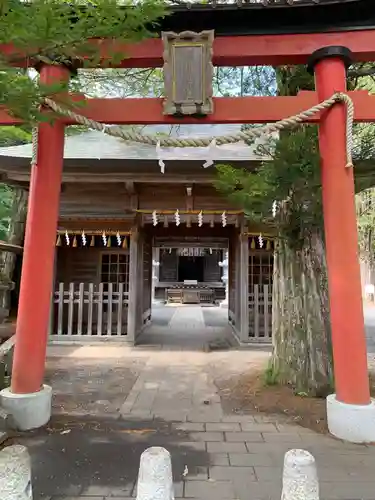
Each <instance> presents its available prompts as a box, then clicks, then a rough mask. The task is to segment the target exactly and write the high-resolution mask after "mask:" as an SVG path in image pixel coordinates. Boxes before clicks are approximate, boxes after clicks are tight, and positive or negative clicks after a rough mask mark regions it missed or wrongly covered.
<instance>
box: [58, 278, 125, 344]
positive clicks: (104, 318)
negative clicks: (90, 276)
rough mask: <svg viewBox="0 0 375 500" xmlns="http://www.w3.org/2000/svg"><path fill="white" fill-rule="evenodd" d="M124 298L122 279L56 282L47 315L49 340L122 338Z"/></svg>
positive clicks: (123, 329)
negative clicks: (50, 338)
mask: <svg viewBox="0 0 375 500" xmlns="http://www.w3.org/2000/svg"><path fill="white" fill-rule="evenodd" d="M128 302H129V293H128V292H125V287H124V283H119V284H118V285H114V284H113V283H100V284H99V285H95V284H94V283H80V284H75V283H69V284H66V283H59V286H58V289H57V290H56V291H55V294H54V301H53V308H52V315H51V337H52V340H68V339H76V340H83V339H87V340H90V339H94V338H96V339H98V340H99V339H108V338H111V340H115V339H116V337H117V338H118V339H120V338H121V339H124V336H126V334H127V317H128Z"/></svg>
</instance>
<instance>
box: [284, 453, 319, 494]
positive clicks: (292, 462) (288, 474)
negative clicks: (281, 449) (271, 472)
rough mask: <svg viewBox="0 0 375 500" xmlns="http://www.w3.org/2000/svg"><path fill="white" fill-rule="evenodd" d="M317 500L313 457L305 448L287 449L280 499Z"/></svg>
mask: <svg viewBox="0 0 375 500" xmlns="http://www.w3.org/2000/svg"><path fill="white" fill-rule="evenodd" d="M296 499H298V500H319V481H318V474H317V470H316V463H315V458H314V457H313V456H312V455H311V453H309V452H308V451H306V450H289V451H288V452H287V453H285V457H284V471H283V491H282V494H281V500H296Z"/></svg>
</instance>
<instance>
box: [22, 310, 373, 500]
mask: <svg viewBox="0 0 375 500" xmlns="http://www.w3.org/2000/svg"><path fill="white" fill-rule="evenodd" d="M185 311H188V308H186V310H185ZM192 312H193V313H194V314H193V315H192V314H191V313H192ZM196 312H197V311H195V310H194V308H192V309H191V310H190V312H183V313H181V314H178V315H177V316H175V314H177V313H173V315H171V317H170V318H169V321H168V324H169V323H170V322H171V318H173V317H175V320H177V323H178V324H177V326H178V336H179V337H180V339H182V338H184V336H185V340H186V338H190V340H191V339H195V340H194V342H192V341H191V345H192V346H193V348H192V349H191V350H183V349H182V350H179V349H178V348H177V345H172V346H170V347H169V348H168V349H167V348H166V347H165V346H164V347H163V346H162V347H158V346H151V347H150V346H148V347H147V346H144V347H140V348H130V347H126V346H121V345H115V346H114V345H107V344H106V345H102V346H91V347H90V346H82V347H79V346H76V347H62V346H53V347H50V348H49V358H48V364H47V381H48V382H49V383H51V384H52V385H53V387H54V392H55V401H54V416H53V418H52V421H51V423H50V425H49V426H48V427H47V428H46V429H42V430H38V431H35V432H33V433H28V434H25V435H20V436H17V437H16V438H15V441H16V442H19V443H21V444H24V445H26V446H28V447H29V449H30V452H31V454H32V458H33V489H34V500H42V499H44V500H46V499H48V500H49V499H51V498H52V499H53V500H104V499H105V500H110V499H111V500H125V499H126V500H128V499H131V498H133V497H134V496H135V495H136V480H137V472H138V465H139V459H140V455H141V453H142V452H143V451H144V450H145V449H146V448H148V447H149V446H155V445H156V446H164V447H165V448H167V449H168V450H169V451H170V453H171V455H172V466H173V474H174V482H175V496H176V498H186V499H189V498H190V499H196V500H211V499H212V500H276V499H277V500H280V497H281V473H282V464H283V456H284V453H285V452H286V451H287V450H288V449H290V448H304V449H307V450H309V451H310V452H311V453H313V454H314V456H315V457H316V460H317V464H318V472H319V477H320V484H321V500H359V499H363V500H375V474H374V471H375V447H373V446H357V445H352V444H348V443H343V442H340V441H337V440H335V439H333V438H331V437H329V436H323V435H318V434H316V433H314V432H312V431H310V430H307V429H303V428H301V427H299V426H296V425H291V424H290V423H288V421H287V418H282V417H280V416H265V415H259V414H255V415H240V414H229V415H228V414H226V413H225V412H224V411H223V408H222V406H221V404H220V394H219V392H218V390H217V388H216V385H215V381H217V380H219V379H221V378H224V379H227V378H230V377H232V376H234V375H239V374H241V373H243V372H246V371H248V370H251V369H252V368H254V367H256V366H259V365H263V364H264V363H265V362H266V361H267V359H268V356H269V353H267V352H263V351H259V350H257V351H251V350H250V351H249V350H246V351H243V350H238V349H230V350H227V351H214V352H204V351H202V350H201V351H198V350H197V349H196V347H197V345H200V344H201V342H202V338H203V337H205V336H206V338H211V336H212V334H213V331H211V330H209V331H207V330H206V327H205V325H203V324H202V322H203V323H204V312H203V318H202V316H200V315H197V314H196ZM188 314H190V316H187V315H188ZM194 318H197V319H198V321H199V325H200V326H199V328H197V324H195V326H194V325H193V326H191V325H190V326H189V323H194ZM175 325H176V323H175ZM155 328H157V330H156V333H157V334H158V335H159V339H158V340H160V339H161V337H160V336H161V335H162V334H161V333H158V328H161V327H160V325H159V326H156V327H155ZM165 328H166V329H168V328H169V327H165ZM211 328H216V330H215V331H216V333H218V332H219V330H217V328H220V327H217V326H216V327H211ZM153 331H155V330H150V331H149V333H148V335H150V336H152V332H153ZM171 333H172V332H169V336H170V335H171ZM222 333H223V332H222ZM169 336H168V335H167V337H164V338H169ZM189 336H191V337H189ZM169 340H170V339H169ZM186 470H187V471H188V473H187V475H185V474H184V471H186Z"/></svg>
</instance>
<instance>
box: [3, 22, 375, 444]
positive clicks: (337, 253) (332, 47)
mask: <svg viewBox="0 0 375 500" xmlns="http://www.w3.org/2000/svg"><path fill="white" fill-rule="evenodd" d="M93 43H96V42H93ZM0 50H3V51H4V52H8V53H9V52H10V51H11V50H12V47H10V46H9V47H0ZM101 50H102V57H103V59H105V58H107V55H106V54H107V51H106V47H105V43H103V44H102V47H101ZM117 50H119V48H118V49H117ZM123 50H124V54H126V55H127V57H126V58H124V60H123V61H122V63H120V64H119V66H122V67H160V66H162V63H163V60H162V43H161V40H159V39H153V40H147V41H145V42H142V43H139V44H137V45H133V46H124V47H123ZM129 56H130V57H129ZM350 60H353V61H368V60H375V31H371V30H363V31H353V32H345V33H327V34H308V35H296V34H293V35H266V36H245V37H244V36H238V37H218V38H216V39H215V41H214V55H213V62H214V64H216V65H219V66H224V65H225V66H237V65H256V64H263V65H281V64H301V63H303V64H305V63H309V65H310V68H311V69H312V70H313V71H314V72H315V78H316V93H314V92H302V93H301V94H300V95H298V96H296V97H246V98H233V99H229V98H216V99H215V112H214V113H213V114H212V115H210V116H207V117H205V118H202V119H201V118H200V119H194V118H184V119H183V122H184V123H193V122H195V123H234V122H239V123H251V122H253V123H261V122H271V121H277V120H280V119H282V118H285V117H287V116H290V115H292V114H295V113H297V112H299V111H302V110H304V109H306V108H308V107H311V106H312V105H314V104H316V103H318V102H320V101H323V100H325V99H327V98H329V97H331V96H332V95H333V94H335V93H336V92H345V91H346V68H347V66H348V64H349V63H350ZM40 75H41V81H42V82H43V83H56V82H60V81H62V80H67V79H68V78H69V70H68V69H67V68H65V67H63V66H56V65H53V66H47V65H44V66H43V67H42V68H41V70H40ZM350 96H351V98H352V99H353V101H354V105H355V120H356V121H367V122H371V121H372V122H373V121H375V97H372V96H369V95H368V94H367V93H366V92H352V93H350ZM74 98H78V99H82V97H81V96H75V97H74ZM80 113H81V114H83V115H85V116H87V117H89V118H93V119H95V120H97V121H100V122H105V123H108V124H111V123H116V124H127V123H132V124H141V123H142V124H150V123H178V122H179V120H178V119H176V118H173V117H170V116H164V115H163V114H162V101H161V100H160V99H150V98H144V99H123V100H120V99H90V100H88V101H87V106H85V107H84V108H82V109H81V108H80ZM316 120H318V122H319V125H320V130H319V145H320V152H321V158H322V165H321V167H322V188H323V209H324V225H325V239H326V252H327V265H328V279H329V297H330V310H331V324H332V341H333V353H334V368H335V383H336V395H332V396H329V397H328V400H327V410H328V423H329V428H330V431H331V432H332V433H333V434H335V435H336V436H337V437H340V438H344V439H347V440H350V441H353V442H373V441H374V442H375V404H374V402H373V401H372V400H371V398H370V391H369V380H368V371H367V355H366V343H365V332H364V319H363V312H362V293H361V282H360V270H359V262H358V248H357V247H358V244H357V226H356V212H355V204H354V194H355V192H354V177H353V169H350V168H345V165H346V145H345V144H346V142H345V141H346V115H345V108H344V105H343V104H336V105H335V106H334V107H333V108H331V109H330V110H328V111H327V112H325V113H323V114H322V115H321V116H320V117H318V119H315V121H316ZM181 121H182V120H180V122H181ZM18 123H20V122H19V120H16V119H14V118H12V117H10V116H9V115H8V114H7V113H6V111H5V110H3V111H2V112H0V124H2V125H13V124H18ZM69 123H71V122H69V121H68V120H67V119H65V118H62V119H61V120H58V121H56V122H55V123H54V124H53V125H51V124H48V123H42V124H40V125H39V132H38V141H39V147H38V156H37V165H36V166H35V167H33V169H32V175H31V182H30V194H29V205H28V215H27V225H26V236H25V245H24V261H23V269H22V279H21V290H20V301H19V311H18V321H17V333H16V335H17V336H16V347H15V354H14V366H13V378H12V387H11V389H6V390H5V391H3V393H2V398H3V402H4V404H5V406H6V407H8V408H11V409H12V410H13V412H14V414H16V416H17V421H18V424H19V426H20V428H23V429H28V428H33V427H38V426H41V425H44V424H45V423H46V422H47V421H48V420H49V417H50V412H51V388H49V387H47V386H45V385H43V376H44V365H45V355H46V345H47V337H48V322H49V311H50V298H51V293H52V292H53V290H52V285H53V283H52V281H53V266H54V254H55V238H56V229H57V220H58V212H59V195H60V185H61V175H62V166H63V147H64V126H65V125H66V124H69ZM22 411H23V412H24V415H26V417H22ZM31 415H32V416H31Z"/></svg>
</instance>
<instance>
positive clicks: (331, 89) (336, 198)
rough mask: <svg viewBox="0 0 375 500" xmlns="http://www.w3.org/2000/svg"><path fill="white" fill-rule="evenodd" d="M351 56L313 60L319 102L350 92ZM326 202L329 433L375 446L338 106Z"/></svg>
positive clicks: (325, 146) (332, 112) (324, 150)
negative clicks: (331, 382)
mask: <svg viewBox="0 0 375 500" xmlns="http://www.w3.org/2000/svg"><path fill="white" fill-rule="evenodd" d="M350 63H351V52H350V50H349V49H347V48H345V47H336V46H334V47H324V48H322V49H319V50H317V51H316V52H314V54H312V56H311V58H310V61H309V68H310V70H311V71H314V73H315V84H316V90H317V93H318V98H319V101H323V100H325V99H327V98H328V97H331V96H332V95H333V94H335V93H336V92H346V70H347V67H348V66H349V65H350ZM319 148H320V154H321V170H322V174H321V175H322V196H323V213H324V229H325V243H326V256H327V270H328V288H329V302H330V312H331V331H332V346H333V361H334V375H335V388H336V394H331V395H329V396H328V397H327V420H328V428H329V431H330V432H331V434H333V435H334V436H336V437H338V438H341V439H345V440H347V441H351V442H353V443H368V442H375V402H374V400H372V399H371V398H370V389H369V377H368V368H367V351H366V338H365V328H364V318H363V304H362V290H361V278H360V267H359V259H358V235H357V222H356V211H355V189H354V175H353V168H348V167H347V166H346V164H347V157H346V109H345V105H344V104H341V103H340V104H335V105H334V106H333V107H332V108H331V109H329V110H327V111H325V112H323V114H322V116H321V120H320V126H319Z"/></svg>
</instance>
